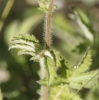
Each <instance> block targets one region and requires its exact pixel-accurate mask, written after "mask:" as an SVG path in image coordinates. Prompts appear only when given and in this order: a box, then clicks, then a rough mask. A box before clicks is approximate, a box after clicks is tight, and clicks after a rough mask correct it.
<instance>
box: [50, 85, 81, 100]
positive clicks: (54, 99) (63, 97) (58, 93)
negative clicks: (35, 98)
mask: <svg viewBox="0 0 99 100" xmlns="http://www.w3.org/2000/svg"><path fill="white" fill-rule="evenodd" d="M73 95H74V93H72V92H70V89H69V88H68V87H67V85H58V86H55V87H54V88H51V93H50V100H71V97H72V96H73ZM72 100H82V99H81V98H80V97H79V96H78V95H75V97H74V98H73V99H72Z"/></svg>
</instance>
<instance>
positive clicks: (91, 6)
mask: <svg viewBox="0 0 99 100" xmlns="http://www.w3.org/2000/svg"><path fill="white" fill-rule="evenodd" d="M37 1H38V0H0V86H1V89H2V93H3V97H4V100H37V99H38V98H39V95H38V93H37V91H38V90H39V88H40V86H39V84H38V83H36V81H38V80H39V75H38V71H39V64H38V63H36V62H32V61H29V58H30V57H29V56H18V55H17V54H16V53H17V50H11V51H8V47H9V43H10V41H11V39H12V37H13V36H17V35H18V34H25V33H28V34H34V35H35V36H36V38H37V39H38V40H39V41H40V43H41V44H42V46H43V44H44V34H43V33H44V30H43V29H44V25H43V22H44V17H45V16H44V14H43V13H42V12H41V11H39V10H38V9H37V8H38V2H37ZM55 4H56V5H57V9H56V11H55V12H54V15H53V27H54V28H53V29H52V34H53V37H52V48H55V49H56V50H58V51H59V52H60V53H61V55H62V56H63V57H64V58H66V59H67V65H68V67H69V68H72V67H73V66H75V65H76V64H77V63H78V61H79V59H80V58H81V57H82V55H83V54H84V52H85V50H86V49H87V47H88V46H90V47H91V49H92V55H93V64H92V66H91V70H93V69H98V67H99V28H98V27H99V1H98V0H55ZM72 6H74V7H76V8H78V9H80V10H81V11H83V12H84V13H85V15H86V16H87V18H88V20H89V21H90V26H91V27H90V29H91V30H92V34H94V35H93V39H94V40H93V41H90V40H89V38H88V37H87V38H86V37H85V35H84V30H82V29H81V27H80V26H79V25H78V23H77V21H76V19H75V18H73V17H74V16H73V14H74V13H73V11H72V9H71V7H72ZM85 34H87V33H85ZM80 94H81V96H82V98H83V99H84V100H99V82H98V83H97V86H94V87H93V88H92V89H90V90H86V89H83V90H82V91H81V93H80Z"/></svg>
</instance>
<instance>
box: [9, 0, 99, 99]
mask: <svg viewBox="0 0 99 100" xmlns="http://www.w3.org/2000/svg"><path fill="white" fill-rule="evenodd" d="M39 6H40V7H39V9H40V10H41V11H43V12H44V13H45V14H46V18H45V23H44V24H45V29H44V31H45V46H44V47H42V46H41V44H40V43H39V41H38V40H37V39H36V38H35V36H34V35H32V36H30V35H29V34H20V35H19V36H17V37H14V38H13V39H12V41H11V43H10V47H9V50H10V49H14V48H18V49H19V52H18V55H23V54H28V55H31V58H30V60H33V61H36V62H39V63H40V68H41V69H40V72H41V73H40V74H41V75H40V76H41V80H39V81H38V83H39V84H41V92H40V95H41V97H40V100H82V99H81V98H80V96H79V95H78V94H77V93H78V92H79V90H81V89H82V88H83V87H84V88H90V87H92V85H93V84H95V82H96V81H97V79H98V75H97V74H98V70H95V71H88V70H89V69H90V65H91V62H92V59H91V50H90V48H88V49H87V50H86V52H85V54H84V56H83V57H82V59H81V60H80V62H79V63H78V64H77V65H76V66H75V67H74V68H71V69H69V68H68V67H67V65H66V60H65V59H64V58H62V57H61V56H60V53H59V52H58V51H56V50H53V49H51V48H50V45H51V18H52V13H53V11H54V9H55V7H56V6H55V5H54V0H40V1H39ZM71 89H76V90H77V91H76V92H74V91H71Z"/></svg>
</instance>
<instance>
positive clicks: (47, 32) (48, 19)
mask: <svg viewBox="0 0 99 100" xmlns="http://www.w3.org/2000/svg"><path fill="white" fill-rule="evenodd" d="M53 3H54V0H50V4H49V8H48V13H47V15H46V26H45V27H46V29H45V43H46V46H45V48H46V49H49V47H50V43H51V40H50V38H51V17H52V10H53Z"/></svg>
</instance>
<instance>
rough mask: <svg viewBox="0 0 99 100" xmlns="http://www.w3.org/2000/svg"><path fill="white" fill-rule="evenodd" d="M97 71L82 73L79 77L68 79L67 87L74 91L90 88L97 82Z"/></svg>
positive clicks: (98, 71)
mask: <svg viewBox="0 0 99 100" xmlns="http://www.w3.org/2000/svg"><path fill="white" fill-rule="evenodd" d="M98 73H99V70H96V71H91V72H86V73H82V74H81V75H79V76H76V77H75V76H74V77H70V78H68V82H69V86H70V87H72V88H75V89H81V88H83V87H84V88H91V87H92V86H94V85H95V84H96V82H97V79H98V78H99V76H98Z"/></svg>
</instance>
